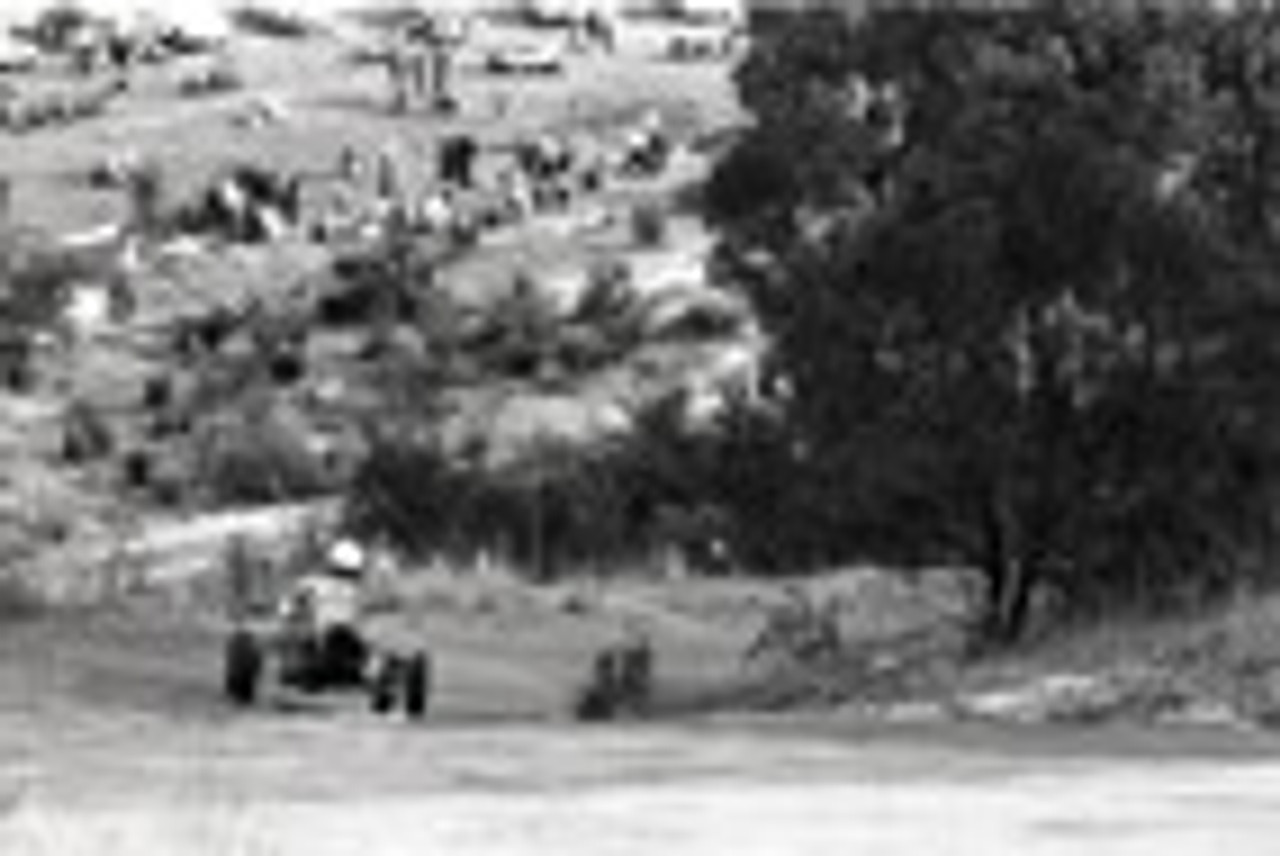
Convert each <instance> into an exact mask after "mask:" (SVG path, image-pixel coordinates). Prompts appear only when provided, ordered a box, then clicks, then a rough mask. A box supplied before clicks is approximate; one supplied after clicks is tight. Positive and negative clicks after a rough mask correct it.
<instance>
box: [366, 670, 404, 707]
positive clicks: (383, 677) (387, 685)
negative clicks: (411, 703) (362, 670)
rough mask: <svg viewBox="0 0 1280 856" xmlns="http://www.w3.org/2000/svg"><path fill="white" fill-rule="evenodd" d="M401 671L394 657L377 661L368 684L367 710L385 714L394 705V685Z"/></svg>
mask: <svg viewBox="0 0 1280 856" xmlns="http://www.w3.org/2000/svg"><path fill="white" fill-rule="evenodd" d="M400 671H401V668H400V663H399V661H398V660H397V659H396V658H395V657H391V656H384V657H380V658H379V659H378V662H377V664H376V665H375V667H374V669H373V676H372V679H371V680H370V682H369V709H370V710H372V711H373V712H374V713H377V714H380V715H381V714H387V713H390V712H391V710H392V709H393V708H394V707H395V704H396V683H397V678H398V677H399V673H400Z"/></svg>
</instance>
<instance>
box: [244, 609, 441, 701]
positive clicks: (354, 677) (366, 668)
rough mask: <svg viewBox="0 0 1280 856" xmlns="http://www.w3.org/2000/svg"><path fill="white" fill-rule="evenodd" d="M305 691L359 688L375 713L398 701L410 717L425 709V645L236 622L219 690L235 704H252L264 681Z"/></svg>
mask: <svg viewBox="0 0 1280 856" xmlns="http://www.w3.org/2000/svg"><path fill="white" fill-rule="evenodd" d="M273 679H274V681H275V682H276V684H277V685H278V686H280V687H284V688H287V689H292V690H296V691H299V692H302V693H306V694H319V693H331V692H364V693H366V694H367V696H368V700H369V708H370V710H372V711H374V712H375V713H380V714H387V713H392V712H394V711H395V710H396V708H397V707H400V708H401V709H402V710H403V712H404V714H405V715H406V716H408V717H409V718H411V719H421V718H422V717H424V716H425V715H426V713H427V707H428V704H429V702H430V696H431V679H432V662H431V658H430V656H429V655H428V654H427V652H426V651H422V650H418V651H410V652H399V651H394V650H375V649H374V648H373V647H371V646H370V645H369V644H368V643H367V642H365V641H364V640H362V639H361V638H360V637H359V636H358V635H356V634H354V633H350V632H341V631H336V632H331V633H327V634H323V635H319V636H312V635H309V634H304V635H299V634H296V633H295V632H293V631H292V630H290V629H288V628H282V627H274V628H273V627H253V626H250V625H247V624H242V625H241V626H239V627H237V628H235V629H234V630H233V631H232V632H231V634H230V636H229V637H228V639H227V643H226V650H225V654H224V684H223V687H224V691H225V692H226V695H227V698H229V699H230V700H231V701H232V702H233V703H235V704H236V705H238V706H240V707H250V706H252V705H254V704H255V703H256V702H257V701H258V700H259V699H260V698H261V695H262V690H263V689H264V684H265V683H266V682H267V681H269V680H273Z"/></svg>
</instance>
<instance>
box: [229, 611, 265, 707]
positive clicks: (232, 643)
mask: <svg viewBox="0 0 1280 856" xmlns="http://www.w3.org/2000/svg"><path fill="white" fill-rule="evenodd" d="M261 676H262V650H261V648H259V647H258V641H257V640H256V639H254V638H253V635H252V634H251V633H248V632H246V631H243V630H238V631H236V632H235V633H233V634H232V635H231V638H229V639H228V640H227V648H226V656H225V672H224V683H223V688H224V690H225V692H226V694H227V698H229V699H230V700H231V701H232V702H234V703H235V704H236V705H237V706H239V707H249V706H251V705H252V704H253V703H254V702H255V701H257V697H258V683H259V679H260V678H261Z"/></svg>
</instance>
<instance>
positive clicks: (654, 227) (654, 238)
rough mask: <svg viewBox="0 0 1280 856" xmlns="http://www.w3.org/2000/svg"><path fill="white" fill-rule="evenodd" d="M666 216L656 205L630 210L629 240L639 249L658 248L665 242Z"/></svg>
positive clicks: (638, 206) (665, 212) (645, 205)
mask: <svg viewBox="0 0 1280 856" xmlns="http://www.w3.org/2000/svg"><path fill="white" fill-rule="evenodd" d="M667 232H668V214H667V211H666V209H664V208H662V207H661V206H660V205H658V204H656V203H647V204H644V205H637V206H636V207H635V208H633V209H631V240H632V241H633V242H634V243H635V245H636V246H637V247H640V248H641V249H651V248H654V247H660V246H662V245H663V244H665V243H666V241H667Z"/></svg>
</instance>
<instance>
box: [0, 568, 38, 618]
mask: <svg viewBox="0 0 1280 856" xmlns="http://www.w3.org/2000/svg"><path fill="white" fill-rule="evenodd" d="M47 607H48V604H47V603H46V602H45V599H44V597H43V596H42V595H41V594H40V592H38V591H37V590H36V589H35V587H34V586H33V585H32V584H31V583H30V582H28V581H27V580H25V579H23V578H22V577H20V576H18V575H17V574H14V573H7V574H3V575H0V620H4V621H15V620H21V619H29V618H35V617H37V616H39V615H40V614H42V613H43V612H44V611H45V609H46V608H47Z"/></svg>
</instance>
